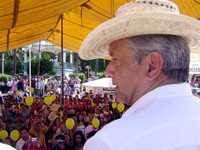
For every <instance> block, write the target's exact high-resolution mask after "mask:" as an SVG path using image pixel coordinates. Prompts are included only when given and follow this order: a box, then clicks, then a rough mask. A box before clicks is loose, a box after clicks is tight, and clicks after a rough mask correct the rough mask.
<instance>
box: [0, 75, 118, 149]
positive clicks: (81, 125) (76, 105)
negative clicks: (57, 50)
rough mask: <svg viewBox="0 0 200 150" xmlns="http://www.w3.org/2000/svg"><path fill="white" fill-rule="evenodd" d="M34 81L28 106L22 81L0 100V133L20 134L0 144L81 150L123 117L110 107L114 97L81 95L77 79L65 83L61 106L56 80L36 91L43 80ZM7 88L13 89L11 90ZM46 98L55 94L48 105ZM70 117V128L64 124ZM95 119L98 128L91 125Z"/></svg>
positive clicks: (32, 147)
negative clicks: (100, 132) (111, 123)
mask: <svg viewBox="0 0 200 150" xmlns="http://www.w3.org/2000/svg"><path fill="white" fill-rule="evenodd" d="M37 81H39V82H36V83H35V90H34V92H33V93H32V94H33V103H32V104H31V105H30V106H28V105H27V104H26V102H25V98H26V96H28V94H29V93H28V92H29V91H28V90H26V86H28V84H26V82H25V80H19V81H18V82H17V84H16V89H15V92H14V93H13V94H9V95H7V96H5V97H4V98H3V97H2V99H1V105H0V108H1V109H0V130H6V131H7V132H8V133H10V132H11V131H13V130H18V131H19V132H20V138H19V139H17V140H16V141H15V140H12V138H10V136H7V137H6V138H5V139H1V141H2V142H3V143H6V144H9V145H12V146H13V147H16V148H17V150H31V149H34V148H36V149H41V150H47V149H48V150H61V149H63V150H81V149H82V148H83V145H84V143H85V141H86V140H87V139H88V138H90V137H91V136H93V135H94V134H95V133H96V132H97V131H98V130H99V129H101V128H102V127H103V126H104V125H105V124H107V123H108V122H110V121H112V120H114V119H117V118H120V116H121V114H122V113H121V112H119V111H118V110H117V108H116V107H113V106H112V103H113V101H114V97H113V95H109V94H100V93H99V94H97V93H93V91H89V92H86V91H85V90H83V91H82V92H80V91H79V90H78V87H79V86H77V85H76V84H77V83H78V82H77V79H76V80H74V81H73V83H72V82H71V84H70V82H69V81H70V80H69V81H68V82H67V85H68V86H67V88H65V89H69V90H65V97H64V102H63V104H61V103H60V93H59V91H58V90H57V88H59V83H58V84H57V83H56V82H57V81H58V80H55V78H53V79H50V80H49V81H47V82H46V83H47V84H44V86H39V87H42V88H37V87H38V85H37V84H38V83H39V85H42V84H43V81H44V80H42V78H40V79H39V80H37ZM75 81H76V82H75ZM20 82H21V83H20ZM32 83H33V82H32ZM40 83H41V84H40ZM10 89H11V90H13V89H12V87H11V88H10ZM16 91H20V94H16ZM22 93H23V94H22ZM46 95H55V96H56V99H55V100H54V101H53V102H52V103H51V104H50V105H47V104H45V103H44V97H45V96H46ZM69 118H71V119H73V120H74V123H75V124H74V125H73V128H72V129H71V128H68V127H67V125H66V120H67V119H69ZM94 118H97V119H98V120H99V122H100V123H99V125H98V126H94V125H93V124H92V120H93V119H94Z"/></svg>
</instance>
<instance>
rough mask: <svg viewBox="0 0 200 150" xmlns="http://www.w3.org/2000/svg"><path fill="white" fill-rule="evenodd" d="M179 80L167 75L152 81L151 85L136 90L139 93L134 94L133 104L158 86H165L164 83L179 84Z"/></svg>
mask: <svg viewBox="0 0 200 150" xmlns="http://www.w3.org/2000/svg"><path fill="white" fill-rule="evenodd" d="M177 83H179V82H177V81H175V80H172V79H169V78H167V77H166V76H162V77H160V78H158V79H156V80H154V81H152V82H151V83H150V84H149V85H147V86H145V87H142V88H143V89H142V90H140V92H139V91H138V92H136V93H137V94H136V95H134V98H132V103H131V105H132V104H134V103H135V102H136V101H137V100H138V99H139V98H140V97H142V96H143V95H145V94H146V93H148V92H150V91H152V90H154V89H156V88H158V87H161V86H164V85H168V84H177Z"/></svg>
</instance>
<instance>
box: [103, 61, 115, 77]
mask: <svg viewBox="0 0 200 150" xmlns="http://www.w3.org/2000/svg"><path fill="white" fill-rule="evenodd" d="M105 74H106V77H110V78H112V76H113V74H114V68H113V66H112V64H111V63H109V64H108V66H107V67H106V70H105Z"/></svg>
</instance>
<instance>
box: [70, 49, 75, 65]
mask: <svg viewBox="0 0 200 150" xmlns="http://www.w3.org/2000/svg"><path fill="white" fill-rule="evenodd" d="M69 56H70V64H72V65H73V64H74V57H73V53H72V52H70V55H69Z"/></svg>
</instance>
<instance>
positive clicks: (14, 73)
mask: <svg viewBox="0 0 200 150" xmlns="http://www.w3.org/2000/svg"><path fill="white" fill-rule="evenodd" d="M13 60H14V62H13V75H14V76H15V75H16V49H14V50H13Z"/></svg>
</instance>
